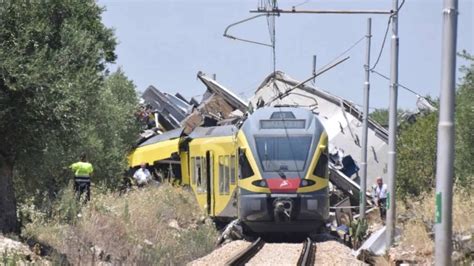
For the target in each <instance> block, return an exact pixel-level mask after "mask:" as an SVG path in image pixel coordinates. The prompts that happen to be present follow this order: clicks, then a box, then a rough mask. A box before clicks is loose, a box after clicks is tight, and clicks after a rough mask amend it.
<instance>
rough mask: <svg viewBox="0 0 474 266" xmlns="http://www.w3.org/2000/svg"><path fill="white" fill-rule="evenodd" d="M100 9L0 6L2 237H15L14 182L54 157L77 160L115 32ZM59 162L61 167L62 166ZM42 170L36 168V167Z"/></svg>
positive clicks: (60, 4) (88, 5) (89, 4)
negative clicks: (53, 154)
mask: <svg viewBox="0 0 474 266" xmlns="http://www.w3.org/2000/svg"><path fill="white" fill-rule="evenodd" d="M101 12H102V10H101V8H99V7H98V6H97V4H96V3H95V1H93V0H87V1H61V0H50V1H31V2H30V1H10V2H7V3H5V2H4V3H2V5H1V6H0V39H1V40H2V41H1V42H0V136H1V138H2V141H1V143H0V230H1V231H2V232H13V231H17V230H18V224H17V218H16V197H15V193H14V189H13V178H12V177H13V174H14V171H17V168H26V167H30V168H33V169H36V168H38V169H39V168H40V167H39V166H38V165H37V164H40V165H41V164H43V161H42V158H44V155H45V154H50V152H51V151H52V152H57V151H60V152H61V153H60V154H56V156H57V158H63V157H61V155H63V153H64V154H71V156H73V154H74V152H76V154H77V153H78V152H79V151H75V150H72V149H71V147H74V146H76V147H77V146H78V145H80V144H81V138H80V136H79V135H80V133H81V132H83V128H81V126H82V125H83V124H85V123H86V122H85V121H90V120H93V119H94V117H92V116H91V115H92V114H94V112H93V110H94V108H96V106H97V105H99V98H98V97H97V93H98V91H99V90H100V89H101V87H102V85H103V72H104V69H105V67H106V63H108V62H113V61H114V60H115V58H116V56H115V53H114V49H115V45H116V41H115V39H114V37H113V32H112V30H110V29H107V28H106V27H105V26H104V25H103V24H102V23H101V17H100V15H101ZM61 161H63V160H62V159H61ZM33 163H37V164H33Z"/></svg>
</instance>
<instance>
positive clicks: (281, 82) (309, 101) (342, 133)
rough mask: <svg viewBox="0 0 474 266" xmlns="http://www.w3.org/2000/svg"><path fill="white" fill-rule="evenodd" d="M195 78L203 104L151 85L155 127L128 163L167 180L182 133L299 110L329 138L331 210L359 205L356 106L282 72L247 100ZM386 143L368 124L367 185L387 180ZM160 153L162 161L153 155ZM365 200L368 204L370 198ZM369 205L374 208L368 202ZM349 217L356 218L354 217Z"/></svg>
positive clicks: (148, 97) (175, 172)
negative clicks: (262, 112)
mask: <svg viewBox="0 0 474 266" xmlns="http://www.w3.org/2000/svg"><path fill="white" fill-rule="evenodd" d="M197 77H198V78H199V79H200V80H201V81H202V82H203V83H204V85H205V86H206V88H207V89H206V92H205V93H204V95H203V97H202V100H201V102H200V103H199V102H198V101H197V100H196V99H194V98H192V99H191V100H186V99H185V98H184V97H183V96H182V95H180V94H179V93H178V94H176V95H171V94H168V93H163V92H161V91H160V90H158V89H157V88H155V87H153V86H149V87H148V88H147V89H146V90H145V92H144V93H143V95H142V98H143V100H144V101H145V103H146V104H148V105H149V106H151V107H152V109H153V112H154V114H155V124H156V125H157V126H156V128H154V129H152V130H147V131H145V132H144V133H143V134H142V138H141V139H140V140H139V142H138V143H137V146H138V147H142V149H141V152H140V153H135V154H134V155H133V156H132V157H131V158H129V161H130V165H131V166H138V165H139V164H140V163H142V162H146V163H148V164H150V165H154V166H155V168H156V169H162V170H163V171H161V172H160V173H159V175H161V176H162V177H164V178H166V177H169V178H172V177H174V176H179V175H180V173H179V171H180V170H179V160H178V159H176V156H177V152H178V151H179V145H180V143H179V138H180V136H182V135H183V134H184V135H187V136H189V135H190V134H192V133H193V131H195V130H197V131H202V128H203V127H214V126H220V125H237V126H238V125H239V123H242V121H243V120H244V119H245V117H246V113H247V112H252V111H253V110H255V109H258V108H261V107H263V106H277V105H280V106H285V105H286V106H299V107H303V108H308V109H310V110H311V111H312V112H313V113H314V114H316V115H317V116H318V117H319V119H320V121H321V122H322V123H323V125H324V126H325V128H326V131H327V133H328V137H329V153H330V163H329V169H330V182H331V184H332V189H331V207H335V206H358V204H359V191H360V187H359V181H360V180H359V175H358V172H359V167H358V163H359V162H360V156H361V142H360V139H361V137H362V112H361V111H360V110H359V109H357V108H356V106H355V105H354V104H353V103H351V102H349V101H347V100H345V99H343V98H340V97H338V96H335V95H332V94H330V93H328V92H326V91H324V90H322V89H319V88H315V87H311V86H308V85H300V86H298V87H296V88H294V87H295V86H296V85H298V84H300V82H299V81H297V80H294V79H292V78H291V77H289V76H288V75H286V74H285V73H283V72H280V71H277V72H275V74H273V73H271V74H270V75H269V76H268V77H266V78H265V79H264V81H263V82H262V84H261V85H260V86H259V87H258V88H257V89H256V91H255V94H254V95H253V97H251V99H250V100H249V101H246V100H243V99H241V98H240V97H238V96H237V95H236V94H234V93H233V92H232V91H231V90H230V89H227V88H226V87H224V86H223V85H221V84H219V83H218V82H217V81H215V80H214V79H212V78H211V77H209V76H206V75H205V74H203V73H202V72H199V73H198V74H197ZM290 88H293V89H291V90H290ZM197 131H196V132H197ZM387 141H388V133H387V131H386V129H385V128H383V127H382V126H380V125H379V124H377V123H376V122H374V121H372V120H370V119H369V128H368V151H367V154H368V156H367V176H368V180H367V182H368V184H373V183H375V179H376V177H377V176H383V175H384V174H385V173H386V171H387V160H386V157H387V156H386V154H387V149H388V145H387ZM157 148H159V150H160V155H159V156H157V154H156V153H154V152H153V151H156V149H157ZM152 153H153V154H152ZM156 166H158V167H156ZM367 196H368V197H367V198H368V199H369V200H370V195H369V194H367ZM368 203H369V205H371V202H370V201H368ZM334 209H335V210H336V216H337V214H338V212H343V211H344V208H334ZM346 210H347V209H346ZM349 212H350V211H349ZM348 215H350V216H352V214H351V213H349V214H348Z"/></svg>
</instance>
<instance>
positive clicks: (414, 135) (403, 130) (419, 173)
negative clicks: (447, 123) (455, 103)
mask: <svg viewBox="0 0 474 266" xmlns="http://www.w3.org/2000/svg"><path fill="white" fill-rule="evenodd" d="M437 121H438V112H432V113H428V114H425V115H421V116H418V117H417V120H416V122H415V123H413V124H409V123H404V124H402V125H401V127H400V129H399V130H400V131H399V136H398V143H397V160H398V171H397V193H398V195H400V196H401V197H402V198H404V197H405V196H407V195H419V194H420V193H421V192H424V191H429V190H431V189H432V188H433V187H434V184H435V171H436V134H437V133H436V130H437V123H438V122H437Z"/></svg>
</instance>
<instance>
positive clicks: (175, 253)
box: [24, 185, 217, 265]
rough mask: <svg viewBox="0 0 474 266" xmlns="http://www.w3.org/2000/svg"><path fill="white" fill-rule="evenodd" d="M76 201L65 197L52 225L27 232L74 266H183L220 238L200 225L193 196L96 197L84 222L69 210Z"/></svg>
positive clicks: (154, 191)
mask: <svg viewBox="0 0 474 266" xmlns="http://www.w3.org/2000/svg"><path fill="white" fill-rule="evenodd" d="M68 193H69V194H68ZM72 196H73V195H72V192H70V191H69V192H67V193H65V194H64V195H63V197H62V199H61V200H60V203H59V204H58V205H57V207H56V209H60V210H61V212H57V213H55V215H54V217H53V219H49V220H47V221H46V220H41V221H34V222H32V223H30V224H28V225H26V227H25V230H24V232H25V234H26V236H28V237H34V238H36V239H38V240H40V241H42V242H44V243H46V244H48V245H50V246H52V247H53V248H55V249H56V250H57V251H58V252H60V253H63V254H65V255H66V257H67V259H68V260H69V262H71V263H73V264H84V263H86V264H88V263H93V262H94V261H98V260H106V261H110V262H112V263H125V264H154V265H156V264H178V265H181V264H185V263H186V262H188V261H191V260H193V259H195V258H198V257H201V256H203V255H204V254H207V253H208V252H209V251H211V250H212V249H213V247H214V241H215V240H216V238H217V232H216V230H215V229H214V226H213V225H211V224H205V223H202V222H200V220H201V218H200V217H202V214H201V213H200V211H199V209H198V207H197V204H196V203H195V200H194V196H193V195H192V194H191V193H189V192H188V191H186V190H184V189H183V188H175V187H172V186H169V185H162V186H160V187H159V188H157V187H147V188H145V189H143V190H137V191H132V192H130V193H128V194H126V195H123V196H118V195H116V194H111V193H108V194H98V195H97V194H95V195H93V196H94V197H93V199H92V201H91V202H90V203H89V204H88V205H87V206H85V207H84V208H82V211H81V214H82V217H81V218H77V215H76V214H75V213H74V210H75V209H76V208H75V207H74V206H71V207H70V208H66V207H65V206H68V204H70V205H74V204H75V202H74V199H72V201H71V199H70V197H72ZM58 206H62V207H63V208H62V209H61V208H60V207H58ZM68 212H70V213H68ZM66 213H67V215H65V214H66ZM72 214H74V215H72Z"/></svg>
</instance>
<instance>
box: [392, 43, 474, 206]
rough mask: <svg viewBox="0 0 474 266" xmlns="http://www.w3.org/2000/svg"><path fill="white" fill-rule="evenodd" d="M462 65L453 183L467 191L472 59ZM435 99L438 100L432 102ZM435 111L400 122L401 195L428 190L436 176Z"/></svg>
mask: <svg viewBox="0 0 474 266" xmlns="http://www.w3.org/2000/svg"><path fill="white" fill-rule="evenodd" d="M460 56H462V57H464V58H465V59H467V60H468V61H470V62H471V64H470V66H463V67H462V68H461V71H462V73H464V76H463V77H462V78H461V79H460V81H461V83H460V84H459V86H458V88H457V91H456V113H455V128H456V140H455V150H456V154H455V177H456V179H455V182H456V183H457V184H458V185H459V186H460V187H463V188H465V189H467V190H468V191H471V190H472V187H473V179H474V164H472V162H473V161H474V149H473V147H474V133H473V132H474V104H473V103H474V63H473V62H474V58H473V57H472V56H471V55H469V54H468V53H466V52H463V53H462V54H460ZM432 102H437V101H432ZM438 115H439V113H438V112H432V113H424V114H422V115H420V116H418V117H417V119H416V122H415V123H413V124H408V123H402V125H401V126H400V128H399V138H398V145H397V151H398V154H397V156H398V177H397V178H398V179H397V191H398V193H399V195H400V196H401V197H402V198H405V197H406V196H409V195H419V194H420V193H421V192H424V191H431V190H432V189H433V188H434V186H435V176H436V144H437V142H436V135H437V126H438Z"/></svg>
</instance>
